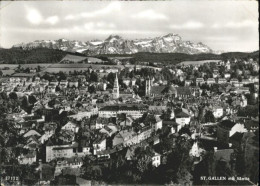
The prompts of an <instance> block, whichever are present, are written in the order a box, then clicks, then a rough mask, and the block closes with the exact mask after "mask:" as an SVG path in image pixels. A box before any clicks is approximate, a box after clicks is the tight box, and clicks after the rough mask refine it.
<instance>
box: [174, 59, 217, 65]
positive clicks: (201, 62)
mask: <svg viewBox="0 0 260 186" xmlns="http://www.w3.org/2000/svg"><path fill="white" fill-rule="evenodd" d="M219 61H220V60H201V61H183V62H180V63H179V64H178V65H201V64H204V63H217V62H219Z"/></svg>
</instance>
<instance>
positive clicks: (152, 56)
mask: <svg viewBox="0 0 260 186" xmlns="http://www.w3.org/2000/svg"><path fill="white" fill-rule="evenodd" d="M100 56H102V57H122V56H124V57H133V58H134V59H135V60H136V61H144V62H161V63H163V64H178V63H180V62H182V61H201V60H227V59H232V58H242V59H247V58H253V59H259V51H256V52H252V53H243V52H229V53H223V54H193V55H191V54H184V53H136V54H128V55H116V54H107V55H99V57H100Z"/></svg>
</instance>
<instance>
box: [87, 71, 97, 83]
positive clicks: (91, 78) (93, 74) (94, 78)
mask: <svg viewBox="0 0 260 186" xmlns="http://www.w3.org/2000/svg"><path fill="white" fill-rule="evenodd" d="M89 81H91V82H97V81H98V75H97V73H96V72H94V71H92V72H91V74H90V78H89Z"/></svg>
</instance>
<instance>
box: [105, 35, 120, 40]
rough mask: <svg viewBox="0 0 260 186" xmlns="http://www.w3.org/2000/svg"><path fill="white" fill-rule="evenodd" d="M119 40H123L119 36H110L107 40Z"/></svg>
mask: <svg viewBox="0 0 260 186" xmlns="http://www.w3.org/2000/svg"><path fill="white" fill-rule="evenodd" d="M115 39H116V40H118V39H122V37H121V36H119V35H110V36H109V37H108V38H107V39H106V41H110V40H115Z"/></svg>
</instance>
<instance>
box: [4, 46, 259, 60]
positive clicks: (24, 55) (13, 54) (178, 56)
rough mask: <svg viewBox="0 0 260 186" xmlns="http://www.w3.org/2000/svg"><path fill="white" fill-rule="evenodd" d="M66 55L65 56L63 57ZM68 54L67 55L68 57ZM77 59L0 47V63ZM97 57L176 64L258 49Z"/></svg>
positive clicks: (235, 55) (80, 56)
mask: <svg viewBox="0 0 260 186" xmlns="http://www.w3.org/2000/svg"><path fill="white" fill-rule="evenodd" d="M65 56H67V57H66V58H64V57H65ZM68 56H69V57H68ZM71 57H72V58H73V60H79V59H85V58H86V57H87V56H86V55H84V54H80V53H71V52H66V51H62V50H56V49H47V48H35V49H31V50H23V49H19V48H11V49H0V63H7V64H8V63H9V64H18V63H20V64H26V63H27V64H29V63H58V62H60V61H61V60H62V59H67V58H68V59H70V58H71ZM92 57H97V58H99V59H104V60H108V58H112V57H117V59H120V58H129V60H130V61H132V62H134V61H141V62H161V63H163V64H177V63H180V62H182V61H200V60H226V59H232V58H242V59H247V58H253V59H259V51H255V52H252V53H243V52H229V53H222V54H193V55H192V54H184V53H148V52H140V53H135V54H102V55H92Z"/></svg>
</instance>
